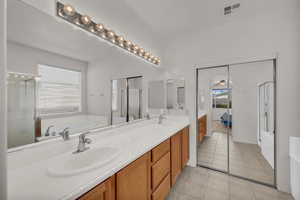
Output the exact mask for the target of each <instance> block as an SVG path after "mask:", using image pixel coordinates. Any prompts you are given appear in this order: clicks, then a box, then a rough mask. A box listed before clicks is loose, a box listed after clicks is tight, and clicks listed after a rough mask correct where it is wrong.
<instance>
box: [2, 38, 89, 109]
mask: <svg viewBox="0 0 300 200" xmlns="http://www.w3.org/2000/svg"><path fill="white" fill-rule="evenodd" d="M39 64H44V65H49V66H54V67H61V68H66V69H71V70H77V71H81V72H82V92H83V95H82V96H83V99H82V110H83V112H85V111H86V110H87V106H86V70H87V67H88V63H87V62H85V61H80V60H77V59H74V58H69V57H66V56H63V55H59V54H55V53H52V52H48V51H45V50H41V49H37V48H33V47H29V46H26V45H23V44H20V43H15V42H12V41H8V42H7V70H8V71H12V72H20V73H30V74H36V75H38V65H39Z"/></svg>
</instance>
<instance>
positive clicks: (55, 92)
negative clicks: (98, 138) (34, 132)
mask: <svg viewBox="0 0 300 200" xmlns="http://www.w3.org/2000/svg"><path fill="white" fill-rule="evenodd" d="M39 75H40V76H41V79H40V82H39V94H38V110H39V113H40V114H41V115H48V114H64V113H70V112H80V111H81V99H82V98H81V72H77V71H72V70H66V69H61V68H57V67H51V66H46V65H39Z"/></svg>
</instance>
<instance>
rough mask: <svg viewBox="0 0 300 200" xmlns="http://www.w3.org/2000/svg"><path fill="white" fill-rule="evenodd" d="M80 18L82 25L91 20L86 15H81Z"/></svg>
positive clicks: (87, 23)
mask: <svg viewBox="0 0 300 200" xmlns="http://www.w3.org/2000/svg"><path fill="white" fill-rule="evenodd" d="M80 20H81V22H82V23H83V24H84V25H89V24H90V23H91V21H92V20H91V18H90V17H89V16H87V15H83V16H81V18H80Z"/></svg>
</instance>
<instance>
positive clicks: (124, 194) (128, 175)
mask: <svg viewBox="0 0 300 200" xmlns="http://www.w3.org/2000/svg"><path fill="white" fill-rule="evenodd" d="M150 159H151V156H150V152H149V153H146V154H145V155H143V156H142V157H140V158H139V159H137V160H136V161H134V162H132V163H131V164H130V165H128V166H127V167H125V168H124V169H122V170H121V171H120V172H118V173H117V180H116V181H117V200H150V195H151V174H150V173H151V168H150V167H151V166H150V165H151V160H150Z"/></svg>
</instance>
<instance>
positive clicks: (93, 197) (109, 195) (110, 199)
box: [78, 176, 115, 200]
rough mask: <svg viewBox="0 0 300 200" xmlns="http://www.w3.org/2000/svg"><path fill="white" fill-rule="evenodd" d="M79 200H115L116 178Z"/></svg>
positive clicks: (105, 182)
mask: <svg viewBox="0 0 300 200" xmlns="http://www.w3.org/2000/svg"><path fill="white" fill-rule="evenodd" d="M78 200H115V176H112V177H111V178H109V179H107V180H106V181H104V182H103V183H101V184H99V185H97V186H96V187H94V188H93V189H92V190H90V191H89V192H87V193H86V194H84V195H83V196H81V197H80V198H78Z"/></svg>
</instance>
